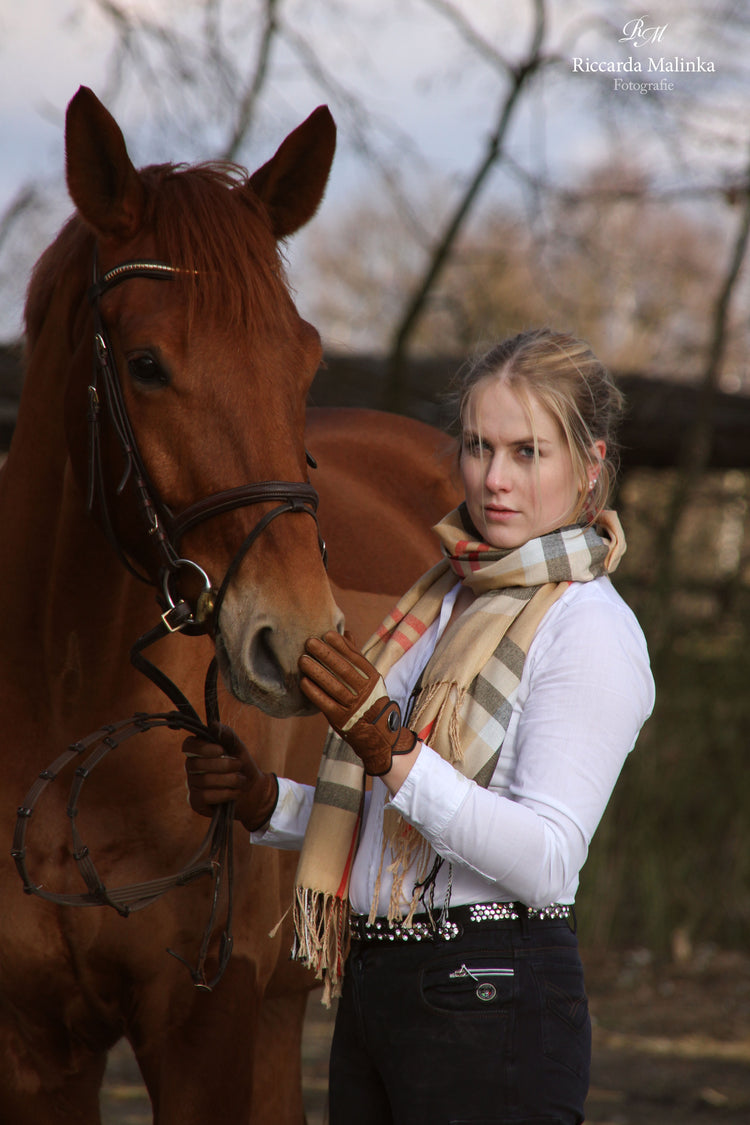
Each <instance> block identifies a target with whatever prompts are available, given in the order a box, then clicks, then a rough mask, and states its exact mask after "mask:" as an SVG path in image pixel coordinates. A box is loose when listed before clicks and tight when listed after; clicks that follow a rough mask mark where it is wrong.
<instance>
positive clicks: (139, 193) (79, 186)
mask: <svg viewBox="0 0 750 1125" xmlns="http://www.w3.org/2000/svg"><path fill="white" fill-rule="evenodd" d="M65 166H66V177H67V181H68V191H69V192H70V197H71V199H72V200H73V202H74V203H75V205H76V207H77V208H78V211H79V212H80V214H81V216H82V217H83V218H84V219H85V221H86V222H87V223H88V224H89V226H91V227H93V228H94V230H95V231H96V232H97V233H98V234H101V235H104V236H110V237H115V238H132V237H133V235H135V234H136V233H137V232H138V230H139V229H140V227H141V225H142V222H143V211H144V203H145V193H144V190H143V185H142V183H141V180H140V177H139V176H138V173H137V172H136V170H135V168H134V167H133V164H132V163H131V160H130V157H129V156H128V152H127V149H126V147H125V141H124V138H123V135H122V133H121V132H120V127H119V125H118V124H117V122H116V121H115V119H114V117H112V115H111V114H110V113H109V112H108V111H107V110H106V109H105V108H104V106H103V105H102V103H101V102H100V101H99V99H98V98H97V97H96V95H95V94H94V93H93V92H92V91H91V90H89V89H88V87H86V86H81V87H80V88H79V90H78V93H77V94H76V95H75V96H74V97H73V98H72V100H71V102H70V104H69V106H68V111H67V114H66V117H65Z"/></svg>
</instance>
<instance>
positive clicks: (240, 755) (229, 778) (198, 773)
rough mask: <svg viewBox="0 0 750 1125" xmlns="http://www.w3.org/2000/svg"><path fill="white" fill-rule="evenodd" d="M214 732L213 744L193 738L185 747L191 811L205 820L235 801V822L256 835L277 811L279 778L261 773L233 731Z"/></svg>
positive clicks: (221, 726)
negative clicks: (255, 832) (227, 802)
mask: <svg viewBox="0 0 750 1125" xmlns="http://www.w3.org/2000/svg"><path fill="white" fill-rule="evenodd" d="M210 731H211V734H212V736H213V738H214V741H213V742H208V741H206V740H205V739H203V738H197V737H195V736H191V737H190V738H186V739H185V741H184V742H183V744H182V750H183V753H184V754H185V755H186V759H185V770H186V772H187V783H188V791H189V794H190V807H191V808H192V809H193V810H194V811H195V812H197V813H200V815H201V816H213V814H214V812H215V810H216V806H217V805H221V804H224V802H225V801H234V802H235V808H234V815H235V819H236V820H239V821H240V822H241V823H242V824H243V825H244V826H245V828H247V830H248V832H254V831H255V829H256V828H260V827H262V825H264V824H265V823H266V822H267V821H268V820H270V819H271V814H272V813H273V810H274V809H275V808H276V802H277V801H278V799H279V782H278V779H277V777H276V774H273V773H265V772H264V771H263V770H262V769H260V767H259V766H258V764H257V763H256V762H255V760H254V758H253V757H252V755H251V753H250V751H249V750H248V748H247V747H246V746H245V744H244V742H243V741H242V740H241V739H240V738H238V737H237V735H236V734H235V732H234V731H233V730H232V728H231V727H227V726H224V724H223V723H214V724H213V725H212V726H211V727H210Z"/></svg>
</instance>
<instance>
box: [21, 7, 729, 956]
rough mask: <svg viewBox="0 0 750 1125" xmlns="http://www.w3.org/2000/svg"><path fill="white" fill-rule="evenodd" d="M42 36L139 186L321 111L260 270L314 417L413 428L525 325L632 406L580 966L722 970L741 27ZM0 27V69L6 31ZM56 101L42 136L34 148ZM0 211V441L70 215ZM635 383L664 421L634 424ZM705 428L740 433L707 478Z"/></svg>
mask: <svg viewBox="0 0 750 1125" xmlns="http://www.w3.org/2000/svg"><path fill="white" fill-rule="evenodd" d="M49 15H50V20H51V21H52V22H51V23H48V24H47V30H46V32H45V33H44V34H46V35H48V36H49V35H55V36H57V37H58V38H59V42H60V45H61V49H62V46H63V45H69V46H70V48H71V50H73V49H74V48H76V47H81V45H84V46H85V45H86V44H89V42H90V41H92V40H93V39H95V40H96V42H97V44H98V54H96V55H93V54H92V52H91V51H90V50H87V53H86V55H85V59H86V61H85V64H84V63H83V62H82V63H81V80H82V81H86V82H88V84H90V85H92V86H93V87H94V88H95V90H96V92H97V93H98V94H99V96H100V97H102V98H103V99H104V100H105V102H106V103H107V104H108V106H109V107H110V108H111V110H112V111H113V113H114V114H115V116H116V117H117V118H118V120H119V121H120V123H121V125H122V126H123V129H124V131H125V134H126V138H127V139H128V142H129V144H130V146H131V151H132V152H133V153H134V156H135V157H136V158H137V159H138V157H139V156H140V159H138V162H139V163H147V162H151V161H155V160H158V161H161V160H165V159H177V160H179V159H187V160H195V159H206V158H225V159H227V158H228V159H232V160H236V161H240V162H243V163H247V164H248V166H249V167H250V168H254V167H256V166H257V165H258V164H260V163H262V162H263V161H264V160H265V159H267V157H268V155H270V152H272V151H273V150H274V148H275V147H276V146H277V145H278V143H279V142H280V140H281V139H282V137H283V136H284V135H285V133H286V132H287V131H288V130H289V129H290V128H292V127H293V126H294V125H296V124H297V123H298V122H299V121H300V120H302V118H303V117H305V116H306V115H307V113H309V112H310V110H311V109H312V108H313V107H314V105H316V104H318V103H319V102H321V101H325V102H327V103H328V104H329V105H330V107H331V109H332V112H333V114H334V117H335V118H336V120H337V122H338V125H339V135H340V143H339V155H338V156H337V162H336V165H335V168H334V176H333V179H332V182H331V186H330V189H329V193H328V197H327V200H326V203H325V204H324V207H323V209H322V211H321V214H320V215H319V216H318V218H316V220H315V221H314V223H313V224H312V225H311V226H310V228H309V229H308V230H307V231H305V232H304V233H303V234H302V235H301V236H300V238H299V239H298V240H297V242H296V243H295V245H294V246H291V247H290V248H289V250H288V255H289V273H290V277H291V280H292V283H293V285H294V286H295V288H296V290H297V294H298V301H299V304H300V308H301V310H302V311H303V313H304V315H306V316H307V317H308V318H309V319H311V320H312V321H313V322H314V323H315V324H316V326H317V327H318V328H319V330H320V331H321V334H322V336H323V339H324V343H325V347H326V352H327V356H328V359H329V367H328V369H327V370H323V371H322V372H321V374H320V376H319V378H318V380H317V381H316V384H315V386H314V388H313V392H312V401H313V403H339V404H342V405H349V404H357V405H372V406H376V407H379V408H385V409H391V410H402V411H406V412H409V413H414V414H416V415H418V416H421V417H424V416H425V410H426V409H427V412H428V414H429V419H430V420H433V421H440V420H441V418H442V416H443V415H442V411H441V402H442V396H443V394H444V392H445V390H446V386H447V383H448V374H449V372H450V371H452V370H455V369H456V368H457V367H458V366H459V365H460V363H461V362H462V361H463V360H464V359H465V358H466V357H467V356H469V355H471V354H472V353H473V352H475V351H477V350H479V349H481V348H482V347H483V346H484V345H485V344H487V343H489V342H491V341H494V340H496V339H497V338H499V337H502V336H505V335H508V334H511V333H515V332H517V331H519V330H520V329H522V328H524V327H528V326H529V325H537V324H542V323H551V324H552V325H554V326H556V327H560V328H566V329H570V330H571V331H573V332H575V333H576V334H579V335H582V336H584V337H586V338H587V339H588V340H589V341H590V342H591V344H592V346H593V347H594V349H595V350H596V351H597V352H598V354H599V355H600V356H601V358H602V359H603V360H604V361H605V362H606V363H607V364H608V365H609V366H610V368H611V369H612V370H613V371H614V372H615V373H616V374H617V375H618V376H619V377H620V378H622V379H623V381H628V382H627V385H628V388H629V393H630V397H631V407H632V409H633V411H634V413H633V417H636V413H635V408H636V407H637V408H638V411H640V413H638V414H637V417H638V418H639V419H644V421H643V422H642V423H641V422H639V426H641V434H642V433H643V432H644V427H645V424H646V421H645V420H648V423H649V425H651V426H656V427H657V432H658V435H659V437H657V442H658V443H660V444H661V446H662V454H661V457H660V458H659V459H657V458H655V456H654V455H653V453H650V454H648V455H647V454H646V453H645V452H644V450H643V449H642V448H641V447H640V441H639V438H638V434H637V433H636V435H635V436H633V431H632V427H631V430H630V431H629V433H630V434H631V447H630V448H629V449H627V450H626V451H625V452H626V454H627V456H626V458H625V465H626V472H625V474H624V476H623V480H622V484H621V489H620V496H619V507H620V509H621V512H622V519H623V523H624V525H625V529H626V532H627V536H628V540H629V545H630V546H629V551H628V554H627V555H626V558H625V561H624V563H623V564H622V566H621V568H620V571H619V572H618V574H617V576H616V585H617V586H618V588H619V589H620V590H621V592H622V593H623V595H624V597H625V598H626V600H627V601H628V602H629V603H630V604H631V605H632V606H633V608H634V609H635V610H636V612H637V613H638V615H639V618H640V620H641V622H642V624H643V627H644V629H645V632H646V634H647V637H648V640H649V644H650V649H651V653H652V659H653V664H654V671H655V675H656V679H657V690H658V698H657V705H656V709H655V712H654V715H653V718H652V719H651V720H650V722H649V723H648V725H647V727H646V728H645V730H644V732H643V734H642V736H641V739H640V742H639V744H638V747H637V749H636V751H635V752H634V753H633V755H631V758H630V760H629V761H628V763H627V764H626V767H625V769H624V772H623V776H622V779H621V781H620V783H619V786H618V788H617V790H616V792H615V795H614V797H613V799H612V801H611V803H610V806H609V808H608V810H607V813H606V814H605V817H604V820H603V822H602V825H601V827H600V830H599V833H598V835H597V837H596V838H595V840H594V844H593V847H592V851H591V856H590V858H589V861H588V864H587V866H586V868H585V869H584V872H583V877H582V888H581V894H580V908H579V920H580V929H581V934H582V939H583V942H584V944H588V945H590V946H593V947H597V948H602V947H606V946H609V947H611V946H622V945H633V944H643V945H648V946H650V947H652V948H655V949H659V950H661V951H669V950H670V949H671V950H672V951H673V952H676V951H677V950H678V949H679V950H681V951H682V955H684V952H685V950H686V949H687V950H688V951H689V950H690V949H691V948H692V946H693V945H694V944H698V943H705V942H714V943H717V944H720V945H729V946H742V945H747V943H748V941H750V878H749V876H750V834H749V833H748V823H749V822H750V816H749V814H750V785H748V784H747V782H746V779H745V755H746V753H747V745H748V733H747V732H748V729H749V727H750V691H749V690H748V682H750V654H749V650H748V644H747V639H748V625H749V624H750V592H749V586H750V582H749V579H750V569H749V565H750V564H749V557H748V535H747V532H748V488H749V478H748V469H750V414H749V413H748V411H747V403H748V398H747V396H748V395H749V394H750V372H749V370H748V360H747V356H748V343H749V342H750V341H749V339H748V336H749V332H750V322H749V319H748V285H749V281H748V271H747V267H746V252H747V244H748V230H749V229H750V119H749V118H748V115H747V112H746V105H747V92H748V88H750V87H749V82H750V73H749V71H750V50H749V49H748V48H749V47H750V13H748V12H747V10H746V7H745V5H743V4H738V3H735V2H734V0H701V2H698V0H662V2H661V3H660V5H659V7H658V12H656V13H654V14H652V16H651V18H650V20H649V23H650V24H652V25H655V26H656V27H657V30H658V29H659V28H661V29H662V36H661V39H660V40H659V42H658V43H656V42H648V41H645V40H644V41H643V42H641V43H640V44H635V45H634V43H633V41H632V39H631V40H630V41H628V39H627V33H628V32H629V31H632V29H633V27H634V26H635V22H634V21H637V20H638V19H641V18H643V16H644V13H643V12H642V10H641V7H640V5H639V4H634V3H631V2H630V0H622V2H619V0H618V2H615V3H609V2H605V0H523V2H521V3H518V4H514V5H507V4H486V2H484V0H379V2H378V3H370V2H369V0H357V2H355V0H315V2H312V0H244V2H242V3H240V0H181V2H180V3H177V2H176V0H165V2H164V3H163V4H161V5H159V6H158V7H157V6H155V5H153V4H149V3H146V2H145V0H143V2H137V0H66V2H65V3H62V4H59V3H55V4H54V5H52V6H51V7H50V13H49ZM2 20H3V31H4V36H3V39H2V43H0V60H4V61H5V62H6V63H7V64H8V67H10V65H11V63H12V61H13V59H14V58H16V57H17V54H18V50H17V43H16V42H15V41H14V32H15V33H17V34H18V35H20V29H21V24H22V12H20V11H19V10H15V11H14V12H13V13H10V12H8V13H7V14H6V15H4V16H3V17H2ZM652 30H653V29H652ZM638 52H640V53H638ZM648 55H653V56H663V57H665V58H667V59H673V60H680V59H681V60H687V61H690V60H694V59H695V58H696V57H701V58H702V59H703V60H704V61H705V60H711V61H712V62H713V64H714V67H713V70H712V71H710V72H709V73H705V72H699V73H682V72H678V73H676V74H668V75H666V76H665V75H664V74H657V75H655V76H653V75H652V76H651V77H656V78H661V77H668V78H669V79H671V80H673V81H674V83H675V88H674V90H673V91H672V92H670V93H655V92H654V93H646V94H643V93H639V92H637V91H630V92H627V93H626V92H623V91H622V90H621V89H620V90H619V91H618V90H616V89H615V88H614V79H613V74H612V72H611V71H607V70H606V69H605V70H600V71H590V72H587V73H585V74H581V73H579V72H575V71H574V68H573V59H574V58H576V57H580V58H585V59H588V60H592V59H593V60H598V61H601V60H604V61H614V62H616V61H617V60H621V61H624V60H627V59H628V58H629V57H631V58H632V57H638V58H639V59H645V58H646V57H647V56H648ZM81 57H82V58H83V57H84V56H83V55H82V56H81ZM8 73H10V71H9V70H8ZM628 77H634V76H632V75H631V76H628ZM638 77H641V78H647V77H649V76H648V75H640V76H638ZM75 85H77V82H75V83H73V84H71V88H70V90H68V91H67V93H66V97H65V99H64V100H62V101H60V104H57V105H55V107H54V109H53V110H49V107H48V109H47V110H46V111H45V112H47V114H48V116H50V117H51V118H52V120H53V124H54V126H55V128H56V129H57V131H58V132H59V134H60V135H61V133H62V114H63V111H64V101H65V100H67V97H69V96H70V95H72V93H73V92H74V87H75ZM48 97H51V95H48ZM19 112H20V111H19ZM4 182H5V183H6V188H5V195H4V197H2V196H0V307H1V308H2V313H3V319H2V327H0V337H2V336H3V335H4V336H5V338H6V340H7V341H8V347H7V348H6V349H5V351H4V352H3V355H2V356H0V359H3V357H4V358H5V359H6V360H7V364H6V366H2V364H0V411H4V412H5V413H4V415H3V417H10V415H11V414H12V412H13V410H14V409H15V400H16V397H17V393H18V390H19V382H20V376H19V367H18V364H17V353H16V351H15V350H14V348H15V345H16V341H17V337H18V336H19V335H20V331H21V328H20V322H19V321H18V318H17V317H16V319H15V320H14V319H13V318H14V315H15V313H14V312H13V310H14V309H18V308H20V303H21V300H22V296H23V283H21V282H20V281H19V278H24V279H25V278H26V277H27V276H28V271H29V269H30V267H31V264H32V262H33V260H34V258H35V257H36V256H37V254H38V253H39V252H40V251H41V249H42V248H43V247H44V245H46V243H47V242H48V241H50V239H51V237H52V236H53V234H54V231H55V228H56V226H57V225H58V224H59V222H60V221H61V218H62V217H63V216H64V214H65V213H66V211H67V209H68V204H67V202H66V200H65V196H64V189H63V184H62V176H61V153H60V152H58V154H57V162H56V163H55V164H54V166H44V167H43V166H42V165H41V164H40V165H39V166H38V167H34V169H33V174H29V175H23V174H20V173H19V175H18V177H17V179H16V180H15V181H14V182H12V183H11V182H10V181H7V179H6V181H4ZM8 184H9V186H8ZM14 325H15V327H14ZM432 361H436V362H437V361H439V362H437V366H435V367H430V366H429V364H430V363H431V362H432ZM420 364H426V365H427V366H425V367H424V368H420V367H419V365H420ZM417 370H420V371H422V375H420V379H421V383H420V392H419V396H417V397H415V394H414V391H413V383H414V380H415V378H416V376H415V374H414V373H415V371H417ZM664 384H670V385H672V386H673V387H674V388H675V389H676V390H677V392H678V395H677V398H676V399H674V398H672V399H669V400H668V401H669V402H677V404H678V405H679V404H682V408H681V409H680V410H672V409H671V408H670V409H669V410H663V409H662V407H661V406H660V405H659V404H661V403H662V402H663V401H665V400H664V399H663V398H662V397H659V396H658V395H657V392H656V388H657V386H661V385H664ZM688 392H690V395H689V397H688ZM681 395H682V397H680V396H681ZM425 404H427V407H426V406H425ZM719 407H721V411H723V413H721V412H720V411H719ZM430 411H431V412H430ZM654 414H656V417H654ZM720 416H721V417H722V418H725V419H726V418H731V417H734V418H735V419H738V420H739V421H738V422H737V425H738V426H739V434H740V440H739V441H737V435H736V433H735V436H734V439H733V443H732V446H731V449H732V453H731V455H730V456H726V455H725V456H724V457H723V458H722V451H724V453H726V450H727V449H728V448H729V446H728V441H729V438H728V434H727V430H726V424H725V423H720V422H719V421H717V419H719V417H720ZM746 420H747V421H746ZM744 425H747V430H746V431H744V430H743V429H742V427H743V426H744ZM722 427H723V428H722ZM736 429H737V426H735V430H736ZM743 434H746V436H745V438H744V441H743ZM657 460H658V464H659V466H660V467H658V468H657V467H655V463H656V461H657Z"/></svg>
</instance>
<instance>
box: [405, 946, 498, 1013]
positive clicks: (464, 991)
mask: <svg viewBox="0 0 750 1125" xmlns="http://www.w3.org/2000/svg"><path fill="white" fill-rule="evenodd" d="M515 984H516V975H515V969H514V967H513V964H512V962H511V961H509V960H507V959H504V958H502V957H498V955H497V953H491V952H478V953H462V954H456V955H454V956H450V957H443V958H440V959H436V960H435V961H432V962H430V963H429V964H427V965H426V966H424V967H423V969H422V972H421V980H420V990H421V995H422V999H423V1001H424V1003H425V1004H427V1005H428V1007H430V1008H433V1009H435V1010H437V1011H441V1012H466V1013H474V1014H476V1013H481V1012H494V1013H497V1012H498V1011H502V1010H503V1009H507V1008H508V1007H509V1006H510V1004H511V1003H512V1001H513V997H514V995H515Z"/></svg>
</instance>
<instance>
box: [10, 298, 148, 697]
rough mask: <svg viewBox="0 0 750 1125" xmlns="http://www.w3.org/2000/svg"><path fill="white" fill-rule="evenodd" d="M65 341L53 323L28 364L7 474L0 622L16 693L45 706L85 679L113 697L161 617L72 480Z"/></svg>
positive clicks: (52, 320)
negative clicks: (62, 685) (133, 648)
mask: <svg viewBox="0 0 750 1125" xmlns="http://www.w3.org/2000/svg"><path fill="white" fill-rule="evenodd" d="M65 338H66V331H65V326H64V324H61V323H60V321H59V319H57V318H54V317H50V318H49V323H48V324H45V326H44V328H43V330H42V332H41V334H40V336H39V338H38V339H37V340H36V342H35V344H34V347H33V349H32V351H31V353H30V355H29V360H28V367H27V375H26V379H25V381H24V389H23V394H22V398H21V403H20V407H19V414H18V422H17V426H16V431H15V433H14V436H13V441H12V444H11V449H10V453H9V455H8V459H7V462H6V464H5V466H4V468H3V470H2V473H1V474H0V527H2V529H3V530H2V534H1V535H0V620H2V622H3V629H4V630H7V633H6V635H7V636H8V637H13V638H16V643H15V645H14V646H11V648H12V651H11V653H10V654H9V655H8V656H7V659H8V664H9V667H8V670H7V675H8V676H9V677H10V679H11V681H13V682H14V683H15V688H14V690H17V691H21V692H22V693H24V694H26V695H28V694H29V693H32V694H35V695H36V696H37V697H39V699H40V701H42V700H41V697H42V696H43V694H44V690H45V689H44V687H43V685H45V684H46V685H50V684H54V683H56V682H58V681H59V679H60V677H63V678H65V676H67V677H68V686H69V688H70V687H71V686H74V685H72V679H71V676H72V677H73V679H75V677H80V678H81V680H82V682H83V681H84V680H85V681H86V682H87V683H88V684H89V685H90V690H95V691H98V690H101V691H102V692H104V693H108V691H109V687H110V686H111V685H114V684H115V683H117V680H118V677H121V676H122V674H123V666H125V675H126V676H128V675H129V674H130V673H129V671H128V669H127V656H126V653H127V645H128V644H129V643H132V641H133V640H134V639H135V638H136V637H137V636H138V634H139V632H141V631H143V629H145V628H146V627H148V625H149V624H150V623H152V622H151V620H150V618H149V614H151V617H153V616H154V614H155V612H156V607H155V605H154V602H153V595H152V594H151V593H150V592H149V591H147V590H146V589H145V588H144V589H143V590H141V589H140V588H139V584H136V583H135V582H134V580H133V579H132V578H130V576H129V575H128V574H127V572H126V571H125V569H124V567H123V566H122V564H121V563H120V562H119V560H118V559H117V557H116V555H115V552H114V550H113V549H112V547H111V546H110V544H109V543H108V542H107V540H106V538H105V536H104V535H103V533H102V532H101V531H100V530H99V528H98V527H97V526H96V525H95V524H94V522H93V520H92V519H91V517H90V516H89V515H88V512H87V511H86V505H85V501H84V498H83V496H82V495H81V493H80V490H79V488H78V486H77V485H76V482H75V481H74V479H73V474H72V470H71V467H70V461H69V459H68V452H67V445H66V435H65V431H64V425H63V416H64V397H65V384H66V376H67V374H68V372H67V370H66V368H67V367H68V365H69V364H70V362H71V356H70V355H69V354H65V353H64V348H61V346H60V341H61V340H64V339H65ZM61 353H63V354H61ZM152 606H153V609H152V608H151V607H152ZM120 687H122V681H121V680H120ZM69 695H70V692H69ZM110 698H111V694H110ZM42 702H43V701H42ZM48 702H49V704H50V706H51V707H52V709H53V710H56V708H55V706H54V701H53V700H51V699H50V700H49V701H48Z"/></svg>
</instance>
